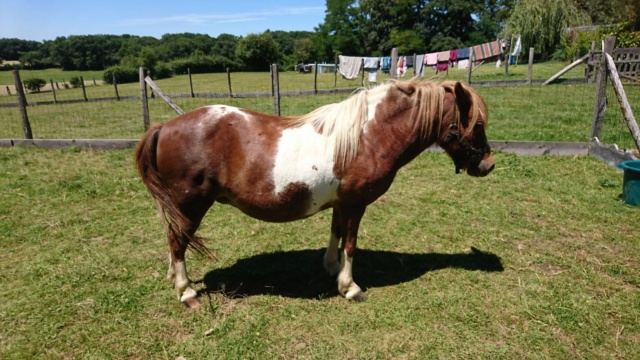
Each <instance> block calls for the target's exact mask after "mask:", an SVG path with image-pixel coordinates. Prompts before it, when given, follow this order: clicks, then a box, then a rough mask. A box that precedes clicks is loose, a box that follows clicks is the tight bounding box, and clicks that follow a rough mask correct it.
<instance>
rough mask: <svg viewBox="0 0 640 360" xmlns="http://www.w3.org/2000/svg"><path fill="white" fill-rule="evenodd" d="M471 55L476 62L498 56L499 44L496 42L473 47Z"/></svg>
mask: <svg viewBox="0 0 640 360" xmlns="http://www.w3.org/2000/svg"><path fill="white" fill-rule="evenodd" d="M473 53H474V56H475V59H476V60H483V59H488V58H490V57H494V56H496V55H500V43H499V42H498V40H496V41H492V42H490V43H484V44H482V45H476V46H474V47H473Z"/></svg>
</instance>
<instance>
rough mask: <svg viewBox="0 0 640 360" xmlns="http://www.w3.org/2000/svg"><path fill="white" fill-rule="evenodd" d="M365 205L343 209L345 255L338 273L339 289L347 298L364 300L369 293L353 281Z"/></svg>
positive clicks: (342, 225) (342, 223)
mask: <svg viewBox="0 0 640 360" xmlns="http://www.w3.org/2000/svg"><path fill="white" fill-rule="evenodd" d="M364 210H365V207H364V206H363V207H361V208H357V209H350V210H349V211H342V214H343V216H342V221H341V225H340V228H341V230H342V231H344V233H343V234H344V235H343V237H342V244H343V256H342V263H341V267H340V274H339V275H338V291H339V292H340V293H341V294H342V295H344V297H346V298H347V299H351V300H355V301H364V300H366V299H367V295H365V294H364V292H362V289H360V287H359V286H358V284H356V283H355V281H353V255H354V253H355V250H356V243H357V240H358V227H359V226H360V220H361V219H362V215H364Z"/></svg>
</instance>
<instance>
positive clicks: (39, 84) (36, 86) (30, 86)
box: [23, 78, 47, 92]
mask: <svg viewBox="0 0 640 360" xmlns="http://www.w3.org/2000/svg"><path fill="white" fill-rule="evenodd" d="M23 83H24V87H25V88H27V90H29V92H40V89H42V88H43V87H44V86H45V85H46V84H47V81H46V80H44V79H40V78H31V79H27V80H24V81H23Z"/></svg>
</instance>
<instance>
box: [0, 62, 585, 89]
mask: <svg viewBox="0 0 640 360" xmlns="http://www.w3.org/2000/svg"><path fill="white" fill-rule="evenodd" d="M566 65H568V63H565V62H556V61H550V62H543V63H535V64H534V65H533V74H532V76H533V78H534V79H548V78H550V77H551V76H552V75H554V74H555V73H557V72H558V71H560V70H561V69H562V68H564V67H565V66H566ZM527 71H528V64H527V63H526V62H525V63H524V64H523V63H520V64H518V65H511V66H509V75H506V76H505V75H504V67H501V68H500V69H496V67H495V62H494V63H485V64H483V65H481V66H480V67H478V68H477V70H476V71H474V72H473V74H472V78H471V79H472V81H473V80H474V79H475V80H476V81H484V80H506V79H509V80H524V79H526V78H527ZM241 74H252V73H232V77H233V78H236V77H237V81H238V85H239V86H242V85H244V83H243V79H242V77H243V75H241ZM264 74H266V75H265V76H267V77H269V72H268V71H267V70H266V69H265V72H264ZM102 75H103V71H62V70H60V69H46V70H21V71H20V76H21V78H22V79H23V80H24V79H29V78H41V79H45V80H47V81H49V80H50V79H52V80H53V81H54V82H55V81H58V82H62V81H63V80H66V81H69V79H71V78H72V77H74V76H83V77H84V79H85V80H87V81H89V80H93V79H95V80H102ZM221 75H223V77H224V79H225V81H224V85H226V74H221ZM200 76H202V75H194V78H196V77H200ZM205 76H206V75H205ZM281 76H284V77H285V79H286V78H287V77H289V76H293V77H300V78H303V79H305V82H309V81H310V82H311V83H313V74H297V73H295V72H293V71H282V72H281ZM410 76H413V72H412V70H410V71H409V73H408V75H407V77H410ZM424 76H425V78H431V77H437V78H450V79H454V80H465V79H466V76H467V70H460V69H457V68H455V67H454V68H450V69H449V72H448V74H447V73H440V74H436V72H435V70H433V69H427V70H425V75H424ZM583 76H584V67H582V66H578V67H576V68H574V69H573V70H571V71H570V72H569V73H567V74H566V75H564V77H565V78H576V77H583ZM322 77H323V78H327V83H328V82H330V83H331V85H333V74H322ZM249 78H251V75H249ZM365 78H366V76H365ZM380 78H382V79H384V78H386V75H380ZM340 80H341V79H339V80H338V81H340ZM323 81H324V80H323ZM345 81H346V82H347V83H354V81H347V80H345ZM6 85H13V77H12V75H11V71H0V86H2V87H3V86H6ZM187 89H188V87H187ZM0 94H3V92H0Z"/></svg>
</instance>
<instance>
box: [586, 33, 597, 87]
mask: <svg viewBox="0 0 640 360" xmlns="http://www.w3.org/2000/svg"><path fill="white" fill-rule="evenodd" d="M595 50H596V42H595V41H592V42H591V50H590V51H589V59H588V60H587V69H586V70H585V74H584V75H585V77H586V78H587V84H593V60H594V51H595Z"/></svg>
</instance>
